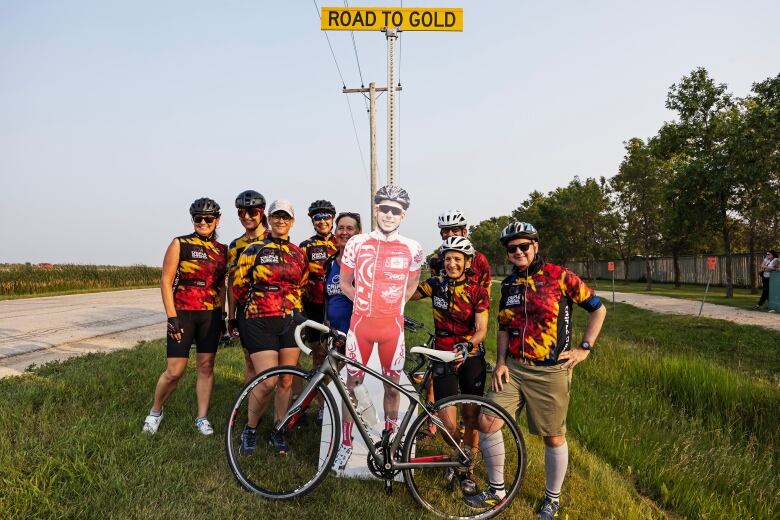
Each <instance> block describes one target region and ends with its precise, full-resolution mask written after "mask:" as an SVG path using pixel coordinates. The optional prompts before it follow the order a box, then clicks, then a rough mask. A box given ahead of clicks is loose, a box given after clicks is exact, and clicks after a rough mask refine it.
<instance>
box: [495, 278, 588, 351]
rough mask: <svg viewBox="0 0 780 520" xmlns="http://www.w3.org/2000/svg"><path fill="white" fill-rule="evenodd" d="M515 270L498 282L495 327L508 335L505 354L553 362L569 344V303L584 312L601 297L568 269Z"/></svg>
mask: <svg viewBox="0 0 780 520" xmlns="http://www.w3.org/2000/svg"><path fill="white" fill-rule="evenodd" d="M530 271H531V273H532V274H529V276H528V278H526V276H525V275H524V274H520V273H519V272H517V271H515V272H514V273H512V274H511V275H510V276H508V277H507V278H506V279H505V280H504V281H503V282H502V283H501V300H500V302H499V305H498V330H500V331H506V332H507V333H508V334H509V349H508V350H509V354H510V355H511V356H512V357H513V358H515V359H522V360H524V361H526V362H530V363H533V364H536V365H554V364H556V363H557V361H558V355H559V354H560V353H561V352H563V351H564V350H568V349H569V348H570V347H571V326H572V318H571V315H572V304H573V303H576V304H577V305H579V306H580V307H582V308H584V309H585V310H587V311H588V312H593V311H594V310H596V309H598V308H599V307H601V300H600V299H599V297H598V296H596V295H595V293H594V292H593V291H592V290H591V289H590V288H589V287H588V286H587V285H585V283H584V282H583V281H582V280H581V279H580V278H579V277H578V276H577V275H576V274H574V273H573V272H572V271H570V270H568V269H566V268H565V267H561V266H558V265H554V264H541V263H540V264H539V265H537V266H533V265H532V266H531V269H530Z"/></svg>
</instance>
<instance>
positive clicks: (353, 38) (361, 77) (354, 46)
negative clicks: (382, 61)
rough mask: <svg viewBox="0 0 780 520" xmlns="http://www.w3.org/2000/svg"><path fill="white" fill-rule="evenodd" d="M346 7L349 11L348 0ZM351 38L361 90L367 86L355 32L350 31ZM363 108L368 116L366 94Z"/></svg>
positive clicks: (345, 2) (345, 1)
mask: <svg viewBox="0 0 780 520" xmlns="http://www.w3.org/2000/svg"><path fill="white" fill-rule="evenodd" d="M344 7H346V8H347V9H349V2H347V0H344ZM349 36H350V38H352V48H353V49H354V51H355V61H356V62H357V68H358V76H360V88H365V87H366V84H365V81H363V70H362V68H361V67H360V58H359V57H358V50H357V43H356V42H355V31H349ZM363 106H364V107H365V109H366V114H368V112H369V108H368V98H367V97H366V95H365V94H363Z"/></svg>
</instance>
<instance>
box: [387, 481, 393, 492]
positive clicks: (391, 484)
mask: <svg viewBox="0 0 780 520" xmlns="http://www.w3.org/2000/svg"><path fill="white" fill-rule="evenodd" d="M392 494H393V481H392V480H385V495H392Z"/></svg>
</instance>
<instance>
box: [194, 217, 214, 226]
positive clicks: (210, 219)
mask: <svg viewBox="0 0 780 520" xmlns="http://www.w3.org/2000/svg"><path fill="white" fill-rule="evenodd" d="M215 220H217V217H214V216H211V215H195V216H194V217H192V221H193V222H195V223H196V224H200V223H201V222H205V223H206V224H211V223H213V222H214V221H215Z"/></svg>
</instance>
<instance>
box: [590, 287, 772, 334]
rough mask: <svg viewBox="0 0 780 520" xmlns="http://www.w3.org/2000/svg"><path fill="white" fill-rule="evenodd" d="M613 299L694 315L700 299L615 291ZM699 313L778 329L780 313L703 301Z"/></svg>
mask: <svg viewBox="0 0 780 520" xmlns="http://www.w3.org/2000/svg"><path fill="white" fill-rule="evenodd" d="M599 295H600V296H601V297H602V298H605V299H607V300H609V301H610V302H611V301H612V293H611V292H607V291H600V292H599ZM615 300H616V301H618V302H623V303H628V304H630V305H633V306H635V307H639V308H642V309H647V310H651V311H655V312H660V313H664V314H689V315H691V314H692V315H694V316H696V315H698V314H699V307H700V306H701V302H700V301H698V302H697V301H693V300H682V299H680V298H669V297H666V296H654V295H651V294H637V293H621V292H616V293H615ZM701 315H702V316H703V317H706V318H716V319H719V320H728V321H732V322H734V323H739V324H742V325H759V326H762V327H766V328H768V329H774V330H780V314H776V313H771V312H766V311H752V310H748V309H738V308H736V307H729V306H727V305H715V304H713V303H705V304H704V309H703V310H702V313H701ZM607 319H609V318H607Z"/></svg>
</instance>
